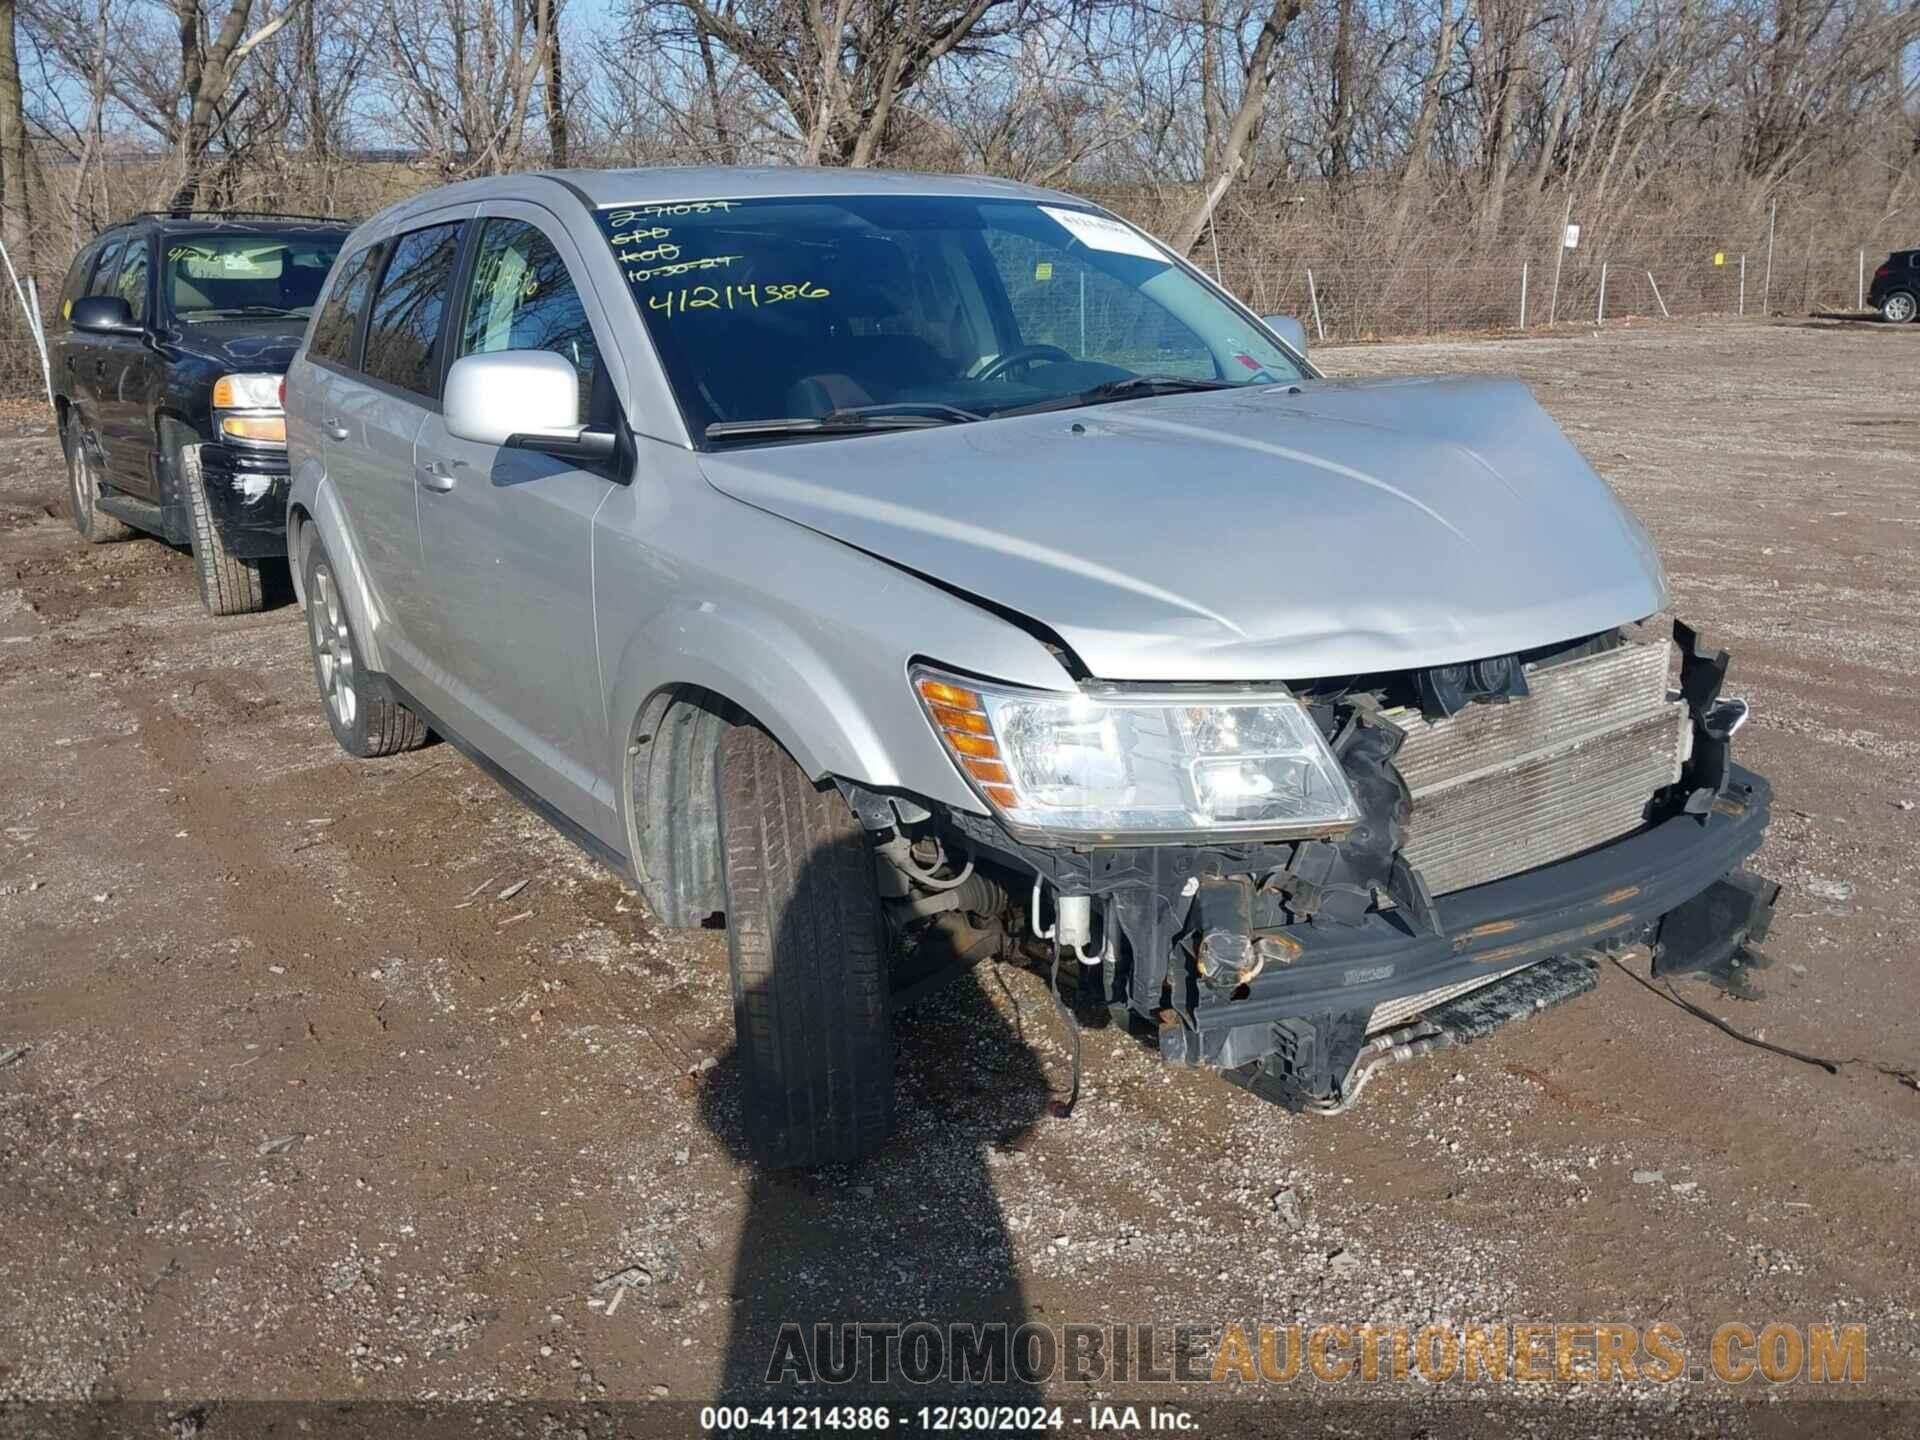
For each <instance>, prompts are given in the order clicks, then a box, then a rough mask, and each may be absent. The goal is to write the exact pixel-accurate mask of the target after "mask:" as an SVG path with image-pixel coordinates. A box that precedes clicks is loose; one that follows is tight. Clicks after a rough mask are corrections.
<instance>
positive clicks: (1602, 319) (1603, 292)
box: [1593, 260, 1607, 325]
mask: <svg viewBox="0 0 1920 1440" xmlns="http://www.w3.org/2000/svg"><path fill="white" fill-rule="evenodd" d="M1593 323H1594V324H1596V325H1604V324H1606V323H1607V262H1606V261H1604V260H1602V261H1601V262H1600V303H1599V305H1598V306H1596V307H1595V308H1594V312H1593Z"/></svg>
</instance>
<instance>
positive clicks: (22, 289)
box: [0, 245, 53, 409]
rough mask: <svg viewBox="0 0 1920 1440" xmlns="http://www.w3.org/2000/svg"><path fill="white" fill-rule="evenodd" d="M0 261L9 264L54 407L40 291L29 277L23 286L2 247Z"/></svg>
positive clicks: (50, 402) (22, 316) (50, 401)
mask: <svg viewBox="0 0 1920 1440" xmlns="http://www.w3.org/2000/svg"><path fill="white" fill-rule="evenodd" d="M0 260H5V261H6V262H7V279H8V280H10V281H11V282H12V283H13V293H14V297H15V298H16V299H17V300H19V302H20V319H21V321H22V322H23V323H24V324H25V325H26V327H27V338H28V339H29V340H31V341H33V348H34V350H35V351H36V352H37V353H38V354H39V357H40V382H41V384H43V385H45V386H46V388H47V406H48V408H49V409H51V408H52V406H53V369H52V367H51V366H50V365H48V363H47V336H46V331H45V330H43V329H42V328H41V325H40V289H39V287H38V286H37V285H35V284H34V283H33V276H31V275H29V276H27V278H26V281H25V283H24V284H23V283H22V282H21V279H20V273H19V272H18V271H17V270H15V269H14V268H13V256H11V255H9V254H8V253H7V247H6V246H5V245H0Z"/></svg>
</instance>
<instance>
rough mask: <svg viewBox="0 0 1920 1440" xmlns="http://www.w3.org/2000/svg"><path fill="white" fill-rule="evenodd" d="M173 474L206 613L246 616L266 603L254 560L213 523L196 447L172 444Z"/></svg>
mask: <svg viewBox="0 0 1920 1440" xmlns="http://www.w3.org/2000/svg"><path fill="white" fill-rule="evenodd" d="M173 461H174V465H175V467H176V468H175V471H174V473H175V474H177V475H178V476H179V477H180V488H181V490H182V491H184V492H185V494H186V497H187V519H188V522H189V527H190V535H189V538H190V539H191V540H192V542H193V570H194V574H195V576H196V577H197V578H198V579H199V582H200V603H201V604H202V605H204V606H206V608H207V613H208V614H209V615H250V614H252V613H253V612H254V611H256V610H263V609H265V608H266V604H267V592H266V587H265V585H263V584H262V583H261V577H260V565H261V562H260V561H258V560H244V559H242V558H240V557H239V556H238V555H235V554H234V553H233V552H232V551H231V550H229V549H228V548H227V542H226V541H225V540H223V539H221V538H220V530H219V527H217V526H216V525H215V524H214V523H213V511H212V509H211V508H210V507H209V506H208V504H207V485H206V478H205V476H204V475H203V474H202V473H201V470H200V447H199V446H198V445H176V446H175V447H174V450H173Z"/></svg>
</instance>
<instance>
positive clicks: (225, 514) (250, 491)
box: [200, 445, 292, 560]
mask: <svg viewBox="0 0 1920 1440" xmlns="http://www.w3.org/2000/svg"><path fill="white" fill-rule="evenodd" d="M200 482H201V485H202V486H203V487H204V488H205V490H206V493H207V509H208V511H209V513H210V517H211V519H212V521H213V526H214V529H216V530H217V531H219V532H220V539H221V540H222V541H223V542H224V543H225V545H226V547H227V550H228V551H229V552H230V553H231V554H233V555H235V556H237V557H238V558H240V559H243V560H259V559H266V558H270V557H272V558H278V557H283V556H285V554H286V553H287V493H288V490H289V488H290V486H291V484H292V478H291V472H290V470H289V469H288V465H287V452H286V451H285V450H269V449H250V448H243V447H241V446H238V445H202V446H201V447H200Z"/></svg>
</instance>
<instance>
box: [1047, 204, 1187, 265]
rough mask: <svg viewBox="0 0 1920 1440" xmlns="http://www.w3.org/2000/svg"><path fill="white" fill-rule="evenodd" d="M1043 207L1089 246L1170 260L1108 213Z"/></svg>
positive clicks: (1090, 247) (1153, 258)
mask: <svg viewBox="0 0 1920 1440" xmlns="http://www.w3.org/2000/svg"><path fill="white" fill-rule="evenodd" d="M1040 208H1041V210H1043V211H1044V212H1045V213H1046V214H1047V215H1048V216H1049V217H1050V218H1052V219H1054V220H1057V221H1059V223H1060V224H1061V225H1062V226H1063V227H1064V228H1065V229H1066V230H1067V231H1068V233H1070V234H1071V235H1072V236H1073V238H1074V239H1076V240H1078V241H1079V242H1080V243H1081V244H1082V245H1085V246H1086V247H1087V248H1088V249H1089V250H1111V251H1113V252H1114V253H1115V254H1118V255H1140V256H1144V257H1145V258H1146V259H1148V260H1158V261H1159V262H1160V263H1161V264H1163V265H1164V264H1166V263H1167V257H1166V256H1165V255H1164V254H1162V253H1161V250H1160V247H1159V246H1158V245H1155V244H1154V243H1153V242H1152V241H1151V240H1149V239H1148V238H1147V237H1146V236H1144V235H1142V234H1141V233H1140V232H1139V231H1138V230H1135V229H1134V228H1133V227H1132V226H1131V225H1122V224H1121V223H1120V222H1119V221H1118V220H1113V219H1109V218H1108V217H1107V216H1105V215H1089V214H1088V213H1087V212H1086V211H1084V210H1062V209H1060V208H1059V207H1058V206H1057V205H1042V206H1041V207H1040Z"/></svg>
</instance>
